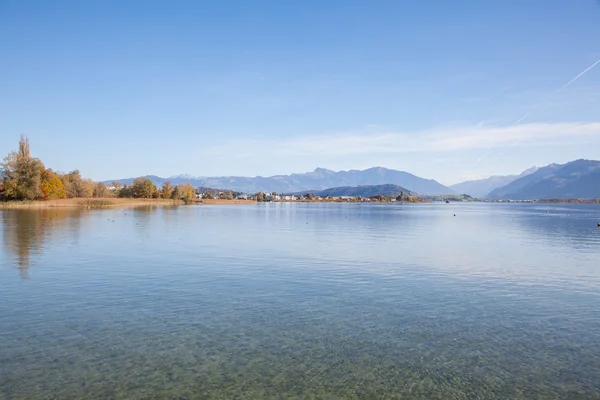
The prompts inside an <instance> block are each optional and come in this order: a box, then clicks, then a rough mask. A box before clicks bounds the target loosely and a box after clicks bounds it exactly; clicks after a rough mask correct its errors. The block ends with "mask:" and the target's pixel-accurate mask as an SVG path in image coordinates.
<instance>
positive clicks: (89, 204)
mask: <svg viewBox="0 0 600 400" xmlns="http://www.w3.org/2000/svg"><path fill="white" fill-rule="evenodd" d="M183 204H184V203H183V201H181V200H168V199H128V198H115V197H101V198H73V199H58V200H31V201H7V202H0V210H9V209H47V208H118V207H141V206H176V205H183Z"/></svg>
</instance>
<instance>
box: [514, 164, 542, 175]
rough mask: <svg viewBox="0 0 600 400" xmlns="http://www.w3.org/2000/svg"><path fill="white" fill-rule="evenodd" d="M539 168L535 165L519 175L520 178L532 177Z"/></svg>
mask: <svg viewBox="0 0 600 400" xmlns="http://www.w3.org/2000/svg"><path fill="white" fill-rule="evenodd" d="M538 169H539V168H538V167H536V166H535V165H534V166H533V167H531V168H528V169H526V170H525V171H523V172H521V173H520V174H519V176H526V175H531V174H533V173H534V172H535V171H537V170H538Z"/></svg>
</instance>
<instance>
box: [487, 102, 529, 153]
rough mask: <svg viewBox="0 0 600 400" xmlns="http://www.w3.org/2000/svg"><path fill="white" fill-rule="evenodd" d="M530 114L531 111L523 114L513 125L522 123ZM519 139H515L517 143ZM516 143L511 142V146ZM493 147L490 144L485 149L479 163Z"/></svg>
mask: <svg viewBox="0 0 600 400" xmlns="http://www.w3.org/2000/svg"><path fill="white" fill-rule="evenodd" d="M529 115H531V112H529V111H527V113H526V114H525V115H523V116H522V117H521V118H519V119H518V120H517V121H516V122H515V123H514V124H513V125H519V123H521V121H523V120H524V119H525V118H527V117H529ZM477 127H478V128H479V125H477ZM517 141H518V139H517ZM517 141H515V143H517ZM515 143H513V144H511V146H513V145H514V144H515ZM491 148H492V145H489V146H488V147H487V149H486V150H485V153H483V155H482V156H481V157H479V158H478V159H477V164H479V163H480V162H482V161H483V160H484V159H485V158H486V157H487V155H488V153H489V152H490V150H491Z"/></svg>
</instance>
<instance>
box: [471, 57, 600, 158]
mask: <svg viewBox="0 0 600 400" xmlns="http://www.w3.org/2000/svg"><path fill="white" fill-rule="evenodd" d="M598 64H600V60H598V61H596V62H595V63H593V64H592V65H590V66H589V67H587V68H586V69H584V70H583V72H581V73H580V74H579V75H577V76H576V77H575V78H573V79H571V80H570V81H569V82H567V83H566V84H565V85H564V86H563V87H561V88H560V89H558V90H557V91H556V93H558V92H560V91H561V90H563V89H566V88H567V87H568V86H569V85H570V84H571V83H573V82H575V81H576V80H577V79H579V78H581V77H582V76H583V75H585V74H586V73H587V72H588V71H589V70H591V69H592V68H594V67H595V66H596V65H598ZM556 93H555V94H556ZM530 114H531V112H527V114H525V115H523V116H522V117H521V118H519V119H518V120H517V122H515V123H514V125H518V124H519V123H520V122H522V121H523V120H524V119H525V118H527V117H529V115H530ZM478 127H479V126H478ZM520 141H521V139H520V138H517V140H515V141H514V142H513V143H511V144H510V146H509V147H512V146H514V145H516V144H517V143H519V142H520ZM491 148H492V145H490V146H488V148H487V149H486V150H485V152H484V153H483V155H482V156H481V157H479V158H478V159H477V164H479V163H480V162H481V161H483V160H484V159H485V158H486V157H487V155H488V153H489V152H490V149H491Z"/></svg>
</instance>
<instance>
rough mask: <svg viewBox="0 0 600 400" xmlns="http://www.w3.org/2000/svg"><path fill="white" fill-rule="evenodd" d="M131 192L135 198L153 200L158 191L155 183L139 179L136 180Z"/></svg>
mask: <svg viewBox="0 0 600 400" xmlns="http://www.w3.org/2000/svg"><path fill="white" fill-rule="evenodd" d="M131 190H132V194H133V197H136V198H140V199H151V198H152V197H153V196H154V193H156V191H157V189H156V186H155V185H154V183H152V181H151V180H150V179H148V178H137V179H136V180H134V181H133V186H132V187H131Z"/></svg>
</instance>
